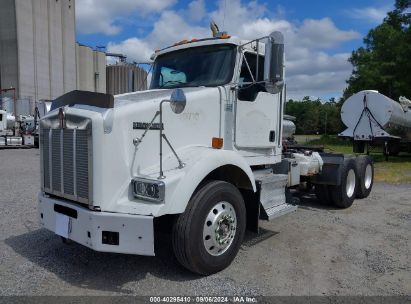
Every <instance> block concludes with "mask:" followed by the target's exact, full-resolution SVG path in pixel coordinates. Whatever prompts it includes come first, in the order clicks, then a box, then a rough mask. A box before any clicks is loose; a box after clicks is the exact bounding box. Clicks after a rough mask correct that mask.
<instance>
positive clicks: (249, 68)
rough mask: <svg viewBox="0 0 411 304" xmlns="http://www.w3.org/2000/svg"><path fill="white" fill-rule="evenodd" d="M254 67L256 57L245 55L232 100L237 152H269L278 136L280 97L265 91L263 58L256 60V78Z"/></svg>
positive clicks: (250, 54)
mask: <svg viewBox="0 0 411 304" xmlns="http://www.w3.org/2000/svg"><path fill="white" fill-rule="evenodd" d="M256 65H257V55H256V54H253V53H250V52H246V53H245V54H244V57H243V61H242V65H241V71H240V79H239V82H240V85H239V89H238V94H237V100H236V118H235V119H236V121H235V122H236V123H235V144H236V147H237V148H239V149H241V148H248V149H253V148H254V149H270V148H273V147H275V146H276V143H278V140H279V136H280V134H279V133H280V130H279V128H280V127H279V124H278V122H279V118H280V114H281V113H280V106H279V105H280V104H281V103H280V94H270V93H267V92H266V89H265V85H264V82H262V80H263V74H264V57H263V56H261V55H260V56H259V59H258V74H259V75H258V77H256ZM253 82H255V83H253ZM258 82H260V83H258Z"/></svg>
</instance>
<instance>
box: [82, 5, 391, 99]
mask: <svg viewBox="0 0 411 304" xmlns="http://www.w3.org/2000/svg"><path fill="white" fill-rule="evenodd" d="M393 5H394V1H388V0H361V1H354V0H346V1H323V0H321V1H320V0H312V1H303V0H279V1H260V0H256V1H241V0H215V1H206V0H184V1H177V0H144V1H143V0H116V1H112V0H77V1H76V21H77V40H78V41H79V42H80V43H83V44H86V45H89V46H92V47H95V46H98V45H104V46H106V47H107V49H108V50H109V51H113V52H121V53H124V54H126V55H127V56H128V59H129V60H130V61H133V60H136V61H146V60H148V58H149V56H150V54H151V53H152V52H153V50H154V49H156V48H159V47H164V46H166V45H169V44H171V43H173V42H175V41H179V40H182V39H187V38H193V37H196V38H198V37H204V36H209V35H210V31H209V29H208V24H209V22H210V20H211V19H213V20H215V21H216V22H217V24H218V25H219V26H220V29H223V30H227V31H228V32H229V33H230V34H232V35H235V36H239V37H240V38H244V39H249V38H257V37H258V36H262V35H266V34H268V33H269V32H271V31H272V30H281V31H282V32H283V33H284V35H285V39H286V44H287V45H286V54H287V55H286V56H287V75H288V77H287V83H288V85H287V86H288V90H289V96H291V97H293V98H301V97H302V96H305V95H309V96H315V97H320V98H323V99H328V98H330V97H339V96H341V94H342V90H343V89H344V87H345V79H347V78H348V77H349V75H350V72H351V69H352V67H351V66H350V64H349V63H348V62H347V58H348V57H349V55H350V53H351V51H352V50H353V49H356V48H358V47H359V46H361V45H362V38H363V37H364V36H365V35H366V34H367V32H368V31H369V29H371V28H372V27H374V26H376V25H377V24H379V23H380V22H381V21H382V19H383V17H384V16H385V14H386V12H387V11H389V10H392V9H393ZM370 89H372V88H370Z"/></svg>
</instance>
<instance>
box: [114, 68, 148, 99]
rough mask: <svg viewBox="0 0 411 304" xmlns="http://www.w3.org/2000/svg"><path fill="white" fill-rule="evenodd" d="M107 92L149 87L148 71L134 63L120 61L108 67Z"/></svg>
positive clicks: (125, 91)
mask: <svg viewBox="0 0 411 304" xmlns="http://www.w3.org/2000/svg"><path fill="white" fill-rule="evenodd" d="M106 77H107V93H109V94H112V95H117V94H122V93H128V92H135V91H142V90H146V89H147V72H146V71H145V70H144V69H142V68H139V67H136V66H135V65H134V64H129V63H118V64H114V65H108V66H107V68H106Z"/></svg>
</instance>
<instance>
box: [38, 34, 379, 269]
mask: <svg viewBox="0 0 411 304" xmlns="http://www.w3.org/2000/svg"><path fill="white" fill-rule="evenodd" d="M153 59H154V64H153V74H152V80H151V85H150V89H149V90H147V91H143V92H135V93H127V94H122V95H117V96H115V97H113V96H111V95H107V94H100V93H91V92H81V91H73V92H71V93H68V94H66V95H63V96H62V97H60V98H58V99H57V100H55V101H54V102H53V104H52V108H51V111H50V112H49V113H48V114H47V115H46V116H45V117H44V118H42V119H41V122H40V151H41V153H40V155H41V192H40V193H39V199H38V202H39V205H38V210H39V217H40V222H41V224H42V225H43V227H45V228H47V229H49V230H51V231H53V232H55V233H56V234H57V235H60V236H61V237H63V239H64V240H72V241H75V242H77V243H80V244H82V245H84V246H87V247H89V248H91V249H93V250H96V251H105V252H117V253H128V254H139V255H155V252H156V247H155V240H156V238H157V235H158V231H159V229H161V228H162V229H164V228H166V229H167V230H168V231H169V232H170V237H171V238H172V246H173V250H174V253H175V255H176V257H177V259H178V261H179V262H180V263H181V264H182V265H183V266H184V267H186V268H187V269H189V270H191V271H193V272H195V273H198V274H202V275H208V274H212V273H215V272H218V271H220V270H222V269H224V268H225V267H227V266H228V265H229V264H230V263H231V261H232V260H233V259H234V258H235V256H236V254H237V252H238V250H239V248H240V245H241V243H242V240H243V236H244V233H245V230H246V228H248V229H250V230H252V231H255V232H258V227H259V220H260V219H263V220H272V219H274V218H276V217H278V216H280V215H284V214H287V213H289V212H291V211H294V210H295V209H296V207H297V206H296V205H295V204H294V203H295V200H293V193H294V191H295V190H294V189H298V188H299V187H300V185H301V184H307V183H308V184H311V185H314V187H315V191H316V193H317V195H318V196H319V198H320V200H322V201H323V202H325V203H330V204H334V205H335V206H338V207H341V208H346V207H349V206H351V204H352V203H353V201H354V199H355V198H356V197H357V198H362V197H366V196H368V194H369V193H370V191H371V188H372V184H373V164H372V162H371V161H370V159H369V158H368V157H367V156H364V157H357V158H353V157H344V155H341V154H327V153H317V152H314V151H310V150H298V149H292V150H290V149H286V148H284V147H283V145H282V133H283V130H282V128H283V127H282V126H283V124H282V123H283V109H284V102H285V92H284V90H285V89H284V87H285V86H284V42H283V36H282V34H281V33H279V32H274V33H272V34H271V35H269V36H267V37H263V38H259V39H256V40H253V41H241V40H239V39H237V38H234V37H230V36H228V35H227V34H226V33H214V35H213V37H212V38H206V39H199V40H197V39H193V40H190V41H181V42H179V43H176V44H175V45H173V46H170V47H167V48H164V49H162V50H158V51H156V52H155V54H154V55H153Z"/></svg>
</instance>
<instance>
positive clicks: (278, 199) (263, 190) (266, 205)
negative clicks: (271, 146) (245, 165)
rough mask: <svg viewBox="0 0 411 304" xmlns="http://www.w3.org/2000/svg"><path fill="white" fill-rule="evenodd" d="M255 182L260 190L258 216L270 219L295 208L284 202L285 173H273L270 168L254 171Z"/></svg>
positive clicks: (286, 180)
mask: <svg viewBox="0 0 411 304" xmlns="http://www.w3.org/2000/svg"><path fill="white" fill-rule="evenodd" d="M253 173H254V177H255V181H256V184H257V186H258V188H259V190H260V206H261V210H260V211H261V212H260V217H261V218H262V219H264V220H268V221H269V220H272V219H274V218H276V217H279V216H281V215H284V214H287V213H289V212H292V211H294V210H296V209H297V207H296V206H294V205H291V204H288V203H287V202H286V196H285V192H286V189H285V187H286V185H287V182H288V175H287V174H273V172H272V170H271V169H266V170H258V171H254V172H253Z"/></svg>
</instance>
